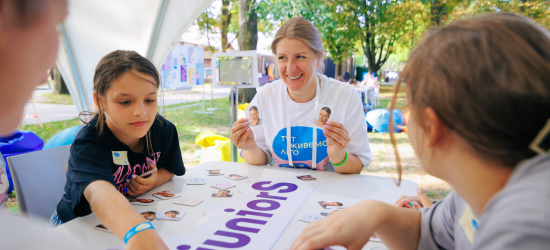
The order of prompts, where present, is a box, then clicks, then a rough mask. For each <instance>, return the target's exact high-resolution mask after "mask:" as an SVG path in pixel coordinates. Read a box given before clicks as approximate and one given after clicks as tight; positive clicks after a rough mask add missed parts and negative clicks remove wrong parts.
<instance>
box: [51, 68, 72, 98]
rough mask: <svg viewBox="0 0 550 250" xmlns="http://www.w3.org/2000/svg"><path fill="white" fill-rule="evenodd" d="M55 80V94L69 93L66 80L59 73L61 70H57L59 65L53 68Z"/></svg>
mask: <svg viewBox="0 0 550 250" xmlns="http://www.w3.org/2000/svg"><path fill="white" fill-rule="evenodd" d="M53 81H54V91H53V92H54V93H55V94H62V95H68V94H69V89H67V85H65V81H64V80H63V77H61V74H60V73H59V70H57V67H55V68H54V70H53Z"/></svg>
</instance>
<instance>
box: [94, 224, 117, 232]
mask: <svg viewBox="0 0 550 250" xmlns="http://www.w3.org/2000/svg"><path fill="white" fill-rule="evenodd" d="M94 228H95V229H97V230H100V231H103V232H107V233H111V234H112V233H113V232H111V230H109V229H107V227H105V226H103V224H99V225H97V226H95V227H94Z"/></svg>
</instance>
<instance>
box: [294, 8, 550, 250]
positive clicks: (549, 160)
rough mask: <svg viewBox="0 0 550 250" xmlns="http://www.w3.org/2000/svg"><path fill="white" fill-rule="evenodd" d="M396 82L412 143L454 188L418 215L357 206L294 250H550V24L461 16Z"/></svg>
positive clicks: (376, 204) (308, 233) (310, 231)
mask: <svg viewBox="0 0 550 250" xmlns="http://www.w3.org/2000/svg"><path fill="white" fill-rule="evenodd" d="M399 79H404V82H405V83H406V90H407V102H408V105H409V106H410V107H411V116H410V120H409V122H408V130H409V133H408V135H409V139H410V141H411V145H412V147H413V148H414V150H415V153H416V155H417V156H418V158H419V160H420V163H421V165H422V167H423V168H424V170H425V171H426V172H427V173H428V174H430V175H433V176H435V177H438V178H441V179H443V180H445V181H447V182H448V183H449V184H450V185H451V186H452V188H453V192H451V193H450V194H449V195H447V197H445V198H444V199H443V200H442V201H440V202H438V203H436V204H434V205H432V206H430V207H425V208H420V209H419V210H415V209H410V208H402V207H396V206H393V205H390V204H386V203H383V202H380V201H375V200H366V201H363V202H360V203H358V204H356V205H354V206H352V207H350V208H348V209H344V210H342V211H341V212H339V213H336V214H334V215H331V216H329V217H327V218H326V219H322V220H319V221H316V222H313V223H311V224H310V225H309V226H308V227H307V228H306V229H305V230H304V231H303V232H302V233H301V234H300V235H299V236H298V237H297V238H296V240H295V241H294V242H293V244H292V247H291V249H293V250H296V249H300V250H303V249H319V248H323V247H325V246H329V245H343V246H345V247H346V248H347V249H348V250H358V249H361V248H363V246H364V245H365V244H366V243H367V241H368V240H369V237H370V236H371V235H372V233H376V235H377V236H378V237H379V238H380V239H381V240H382V242H383V243H384V244H385V245H386V246H387V247H388V248H389V249H499V250H502V249H548V246H550V219H549V218H550V210H549V209H548V204H549V202H550V184H549V180H550V155H549V154H548V150H549V149H550V139H549V136H548V133H549V132H550V120H549V119H550V36H549V33H548V31H547V30H544V29H543V28H541V27H540V26H538V25H536V24H534V23H533V22H532V21H531V20H529V19H527V18H525V17H521V16H518V15H514V14H509V13H497V14H489V15H483V16H480V17H476V18H472V19H469V20H461V21H457V22H455V23H451V24H449V25H447V26H444V27H441V28H438V29H437V30H435V31H433V32H430V33H429V34H428V35H427V36H426V37H425V38H424V40H423V41H422V42H421V43H420V44H419V45H418V47H417V48H416V49H415V51H414V52H413V53H412V54H411V56H410V58H409V60H408V62H407V65H406V66H405V69H404V70H403V72H402V74H401V75H400V77H399ZM400 85H401V81H398V82H397V85H396V90H395V95H394V98H393V101H392V104H391V106H392V107H395V100H396V97H397V93H398V91H399V86H400ZM392 138H393V134H392ZM392 141H393V144H394V148H395V139H394V138H393V139H392ZM396 155H398V154H397V152H396ZM397 159H398V161H397V163H398V170H399V172H401V168H400V165H399V158H398V157H397ZM420 194H421V193H420V192H419V195H420Z"/></svg>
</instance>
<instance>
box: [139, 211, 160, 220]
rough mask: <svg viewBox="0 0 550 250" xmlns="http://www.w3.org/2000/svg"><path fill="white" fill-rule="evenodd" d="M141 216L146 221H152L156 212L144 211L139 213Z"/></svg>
mask: <svg viewBox="0 0 550 250" xmlns="http://www.w3.org/2000/svg"><path fill="white" fill-rule="evenodd" d="M139 214H141V216H143V218H145V219H146V220H147V221H152V220H154V219H155V218H156V217H157V212H155V211H144V212H141V213H139Z"/></svg>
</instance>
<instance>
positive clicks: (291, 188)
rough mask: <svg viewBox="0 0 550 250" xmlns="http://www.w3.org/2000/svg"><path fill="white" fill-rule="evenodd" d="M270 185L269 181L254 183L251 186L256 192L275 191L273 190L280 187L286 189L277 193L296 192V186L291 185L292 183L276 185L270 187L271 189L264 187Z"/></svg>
mask: <svg viewBox="0 0 550 250" xmlns="http://www.w3.org/2000/svg"><path fill="white" fill-rule="evenodd" d="M270 183H271V181H262V182H257V183H254V184H253V185H252V188H253V189H256V190H263V191H270V190H275V189H277V188H280V187H287V188H286V189H281V190H279V193H290V192H294V191H296V189H298V185H296V184H293V183H287V182H281V183H277V184H274V185H272V186H271V187H264V186H265V185H268V184H270Z"/></svg>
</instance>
